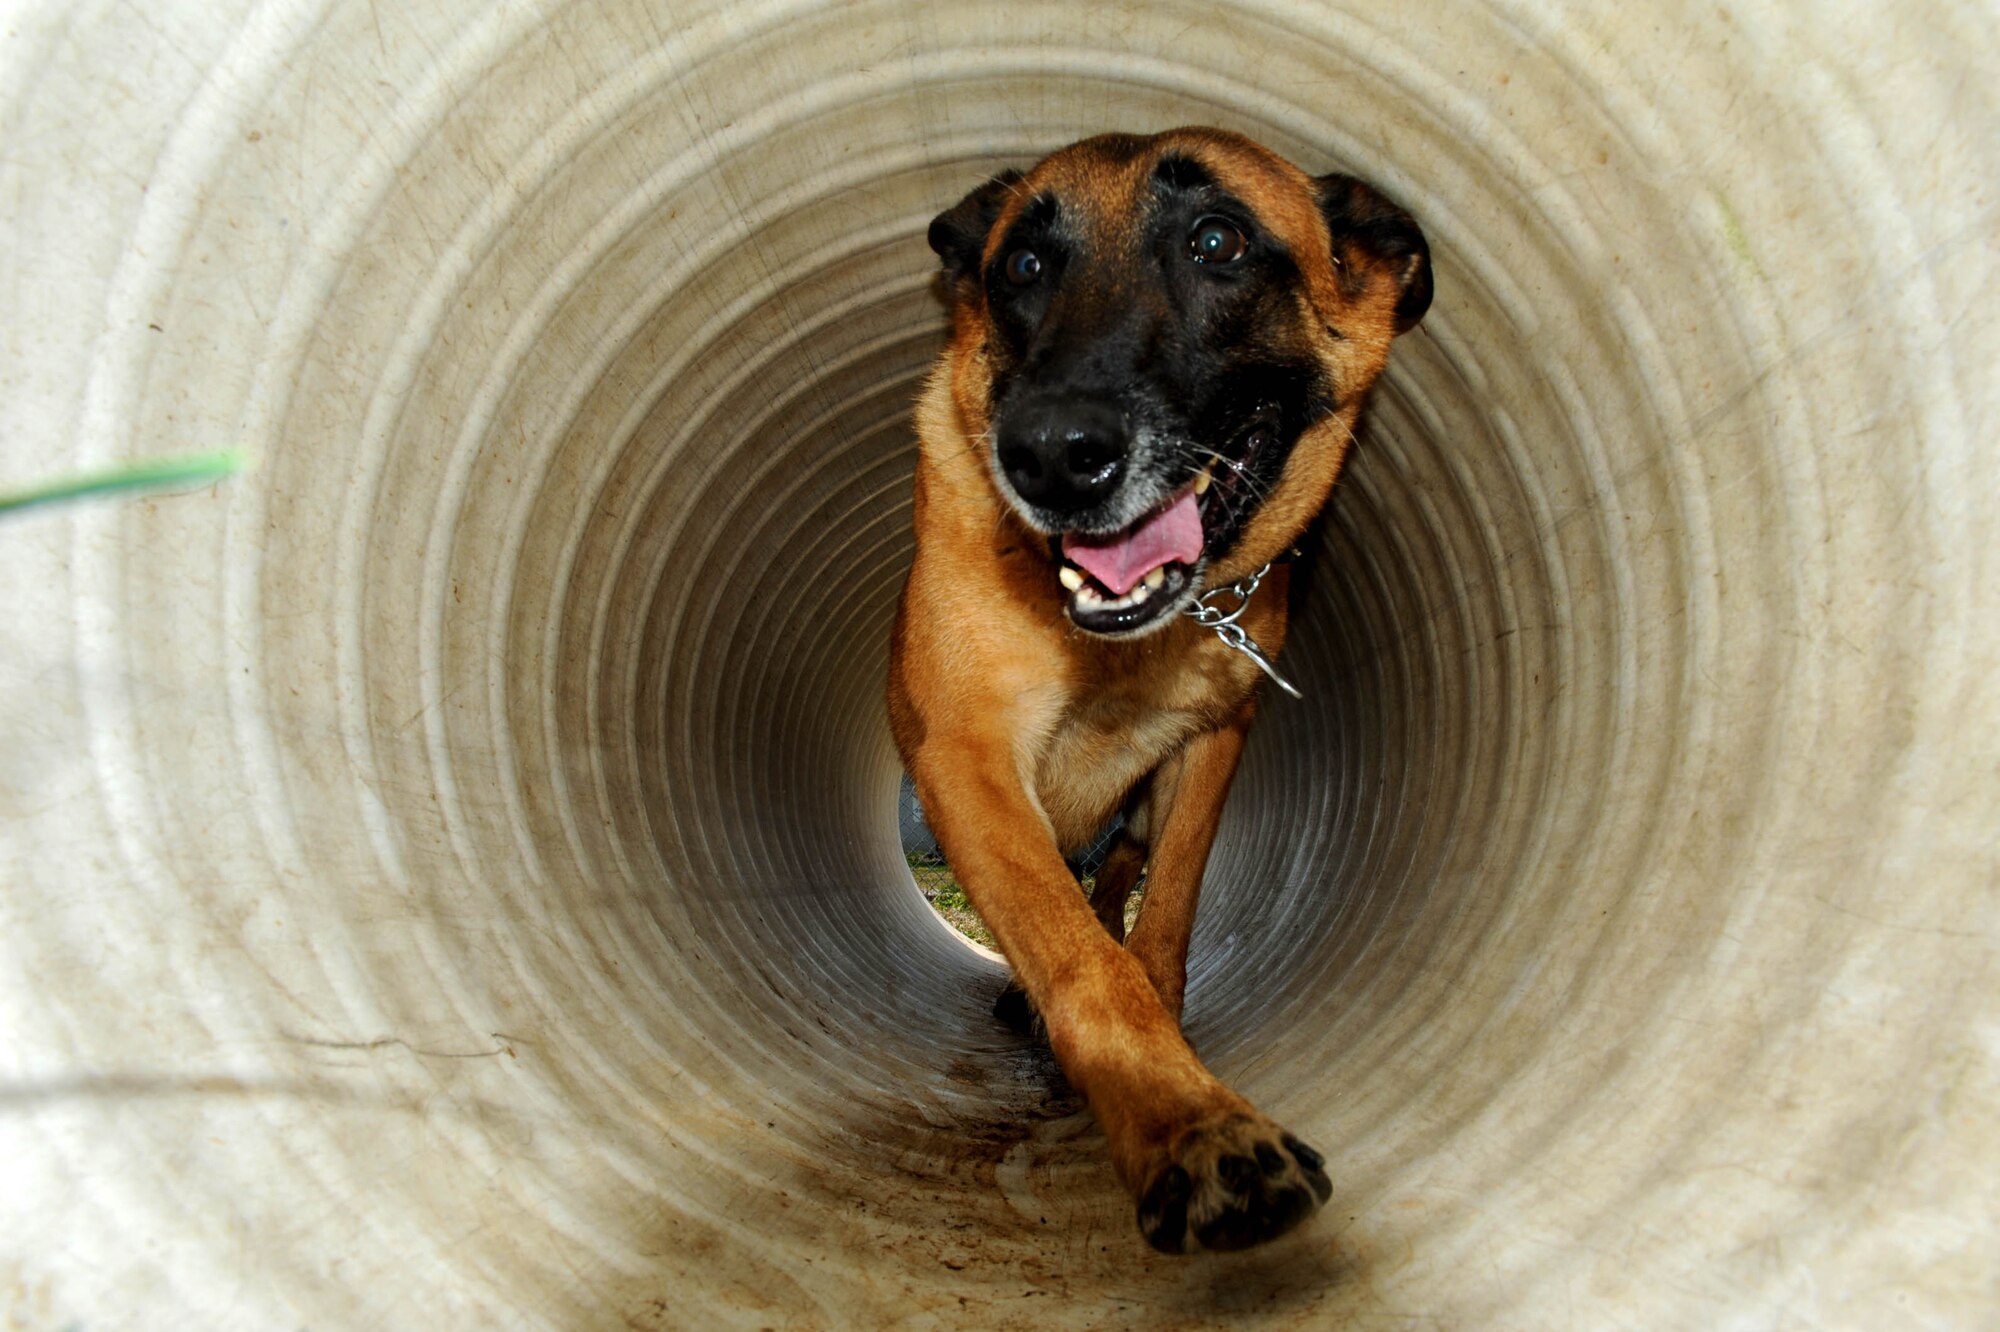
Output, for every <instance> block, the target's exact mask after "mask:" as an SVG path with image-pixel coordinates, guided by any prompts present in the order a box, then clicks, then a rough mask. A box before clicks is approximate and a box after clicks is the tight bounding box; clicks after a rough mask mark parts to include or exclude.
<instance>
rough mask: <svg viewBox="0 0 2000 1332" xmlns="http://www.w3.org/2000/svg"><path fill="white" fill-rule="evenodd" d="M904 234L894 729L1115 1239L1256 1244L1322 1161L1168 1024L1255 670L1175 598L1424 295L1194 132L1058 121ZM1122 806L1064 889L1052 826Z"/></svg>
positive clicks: (1264, 557)
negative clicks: (1087, 1143)
mask: <svg viewBox="0 0 2000 1332" xmlns="http://www.w3.org/2000/svg"><path fill="white" fill-rule="evenodd" d="M930 243H931V247H932V248H933V249H934V250H936V251H937V253H938V255H939V257H940V258H941V259H942V261H943V266H944V275H945V283H946V286H947V289H948V292H949V300H950V305H951V339H950V345H949V346H948V347H947V349H946V351H945V353H944V355H943V357H942V358H941V359H940V361H939V363H938V366H937V368H936V370H935V372H934V373H933V374H932V376H931V378H930V381H929V384H928V386H927V388H926V390H925V392H924V395H923V397H922V399H921V401H920V403H919V405H918V407H917V414H916V420H917V431H918V435H919V437H920V440H921V449H920V457H919V461H918V464H917V477H916V500H915V521H916V542H917V549H916V563H915V566H914V567H913V568H912V570H911V572H910V579H909V583H908V585H907V587H906V588H905V589H904V592H903V600H902V605H901V608H900V610H899V612H898V614H897V617H896V628H895V639H894V644H893V654H892V662H891V667H890V677H889V709H890V717H891V720H892V724H893V726H894V729H895V735H896V742H897V744H898V746H899V747H900V748H901V750H902V755H903V760H904V763H905V764H906V765H907V767H908V768H909V771H910V773H911V775H912V776H913V777H914V779H915V781H916V787H917V793H918V796H919V799H921V801H922V802H923V807H924V810H925V812H926V814H927V816H928V818H929V820H930V823H931V825H932V827H933V829H934V830H935V831H936V833H937V836H938V841H939V843H940V844H941V845H942V846H943V848H944V852H945V856H946V857H947V859H949V861H950V862H951V865H952V868H953V870H954V872H955V873H956V875H957V877H958V878H959V880H960V881H961V882H962V883H963V884H964V887H965V891H966V893H967V895H968V896H969V897H970V898H971V900H972V904H973V906H974V907H976V908H977V909H978V911H979V914H980V915H981V916H982V917H984V918H985V920H986V922H987V924H988V925H989V926H990V927H991V928H992V931H993V934H994V937H995V938H996V939H997V940H998V941H999V944H1000V948H1001V950H1002V951H1003V952H1004V953H1005V954H1006V956H1007V960H1008V962H1009V963H1010V964H1011V965H1012V967H1013V969H1014V973H1015V977H1016V980H1017V982H1018V983H1019V985H1020V986H1021V987H1023V988H1024V989H1025V991H1026V994H1027V997H1028V999H1029V1000H1031V1001H1032V1003H1033V1004H1034V1007H1035V1009H1036V1010H1037V1011H1038V1012H1039V1013H1040V1015H1041V1018H1042V1021H1043V1023H1044V1024H1045V1025H1046V1029H1047V1032H1048V1039H1049V1042H1050V1044H1051V1045H1052V1046H1053V1048H1054V1050H1055V1053H1056V1057H1057V1058H1058V1059H1059V1060H1060V1061H1061V1063H1062V1066H1063V1069H1064V1071H1065V1072H1066V1073H1067V1074H1068V1075H1069V1078H1070V1080H1071V1081H1072V1082H1073V1083H1074V1084H1075V1085H1076V1087H1077V1088H1078V1089H1079V1090H1080V1091H1082V1092H1083V1094H1084V1095H1085V1096H1086V1097H1088V1098H1089V1101H1090V1105H1091V1109H1092V1110H1093V1111H1094V1112H1095V1114H1096V1116H1097V1118H1098V1120H1099V1122H1100V1123H1101V1124H1102V1125H1103V1128H1104V1132H1105V1134H1106V1135H1107V1137H1108V1138H1109V1140H1110V1146H1111V1157H1112V1163H1113V1165H1114V1167H1115V1168H1116V1170H1117V1173H1118V1177H1119V1179H1120V1180H1122V1181H1123V1183H1124V1184H1125V1187H1126V1188H1127V1189H1129V1190H1130V1191H1131V1193H1132V1195H1133V1196H1134V1197H1135V1198H1136V1199H1137V1200H1138V1219H1139V1227H1140V1230H1141V1231H1142V1232H1143V1233H1144V1235H1145V1237H1146V1238H1147V1240H1148V1241H1150V1242H1151V1243H1152V1244H1153V1245H1154V1246H1155V1247H1156V1248H1160V1249H1164V1250H1168V1251H1170V1252H1180V1251H1182V1250H1184V1249H1185V1248H1186V1247H1187V1246H1188V1244H1189V1242H1190V1240H1193V1241H1197V1242H1199V1243H1200V1244H1202V1245H1203V1246H1206V1247H1208V1248H1211V1249H1239V1248H1245V1247H1248V1246H1250V1245H1253V1244H1259V1243H1262V1242H1263V1241H1265V1240H1268V1239H1271V1238H1273V1237H1275V1236H1277V1235H1280V1234H1282V1233H1284V1232H1285V1231H1286V1230H1289V1229H1290V1228H1291V1227H1293V1226H1294V1225H1296V1224H1298V1223H1299V1222H1300V1221H1301V1220H1303V1219H1304V1218H1305V1217H1307V1216H1308V1215H1310V1214H1311V1213H1312V1212H1313V1210H1314V1209H1315V1208H1317V1207H1318V1206H1319V1205H1320V1204H1321V1203H1322V1202H1324V1201H1325V1200H1326V1198H1327V1196H1328V1195H1329V1193H1330V1192H1331V1186H1330V1184H1329V1182H1328V1180H1327V1177H1326V1174H1325V1173H1324V1162H1323V1161H1322V1159H1321V1157H1320V1155H1319V1153H1317V1152H1315V1151H1314V1150H1313V1149H1312V1148H1310V1147H1308V1146H1307V1145H1306V1144H1304V1143H1302V1142H1300V1141H1299V1140H1298V1139H1297V1138H1296V1137H1294V1136H1292V1135H1291V1134H1289V1133H1287V1132H1286V1131H1285V1130H1284V1129H1283V1128H1281V1127H1280V1126H1279V1125H1277V1124H1275V1123H1273V1122H1272V1121H1271V1120H1270V1119H1268V1118H1266V1117H1265V1116H1264V1115H1262V1114H1260V1113H1258V1111H1257V1110H1255V1109H1254V1108H1252V1107H1251V1105H1250V1104H1249V1102H1247V1101H1245V1100H1244V1099H1243V1098H1242V1097H1241V1096H1239V1095H1237V1094H1236V1093H1235V1092H1234V1091H1232V1090H1230V1089H1229V1088H1228V1087H1227V1086H1224V1085H1223V1083H1222V1082H1221V1081H1219V1080H1218V1079H1217V1078H1216V1077H1215V1076H1214V1075H1213V1074H1212V1073H1210V1072H1209V1071H1208V1069H1207V1068H1206V1067H1204V1066H1203V1065H1202V1063H1201V1061H1200V1060H1199V1059H1197V1058H1196V1057H1195V1055H1194V1052H1193V1051H1192V1050H1191V1049H1189V1047H1188V1044H1187V1042H1186V1041H1185V1040H1184V1039H1183V1038H1182V1036H1181V1030H1180V1015H1181V998H1182V992H1183V990H1184V988H1185V986H1186V983H1187V948H1188V936H1189V931H1190V930H1191V929H1192V927H1193V923H1194V912H1195V901H1196V898H1197V896H1198V895H1199V892H1200V888H1201V877H1202V870H1203V867H1204V865H1205V864H1206V862H1207V859H1208V852H1209V845H1210V842H1211V841H1212V839H1213V837H1214V835H1215V827H1216V821H1217V819H1218V818H1219V817H1220V815H1221V812H1222V805H1223V800H1224V797H1225V796H1226V795H1227V793H1228V790H1229V783H1230V779H1231V778H1232V777H1233V776H1234V774H1235V771H1236V763H1237V758H1238V756H1239V755H1240V754H1241V753H1242V750H1243V740H1244V736H1245V734H1246V733H1247V732H1248V730H1249V728H1250V722H1251V718H1252V716H1253V715H1254V714H1255V712H1256V706H1257V701H1256V689H1257V685H1258V682H1259V680H1260V679H1261V678H1262V675H1261V674H1260V667H1259V666H1258V664H1257V663H1256V662H1255V661H1254V660H1253V659H1252V658H1251V657H1250V656H1249V655H1248V654H1246V653H1244V652H1242V651H1240V650H1232V649H1231V648H1230V647H1229V646H1228V645H1226V644H1225V643H1224V642H1223V641H1222V639H1221V638H1220V637H1219V636H1218V635H1217V634H1216V633H1214V632H1212V631H1211V630H1210V629H1208V628H1205V627H1203V626H1202V625H1201V624H1199V623H1197V622H1196V621H1195V620H1194V619H1193V618H1191V617H1190V616H1189V615H1187V614H1184V613H1183V612H1185V611H1187V610H1188V609H1189V608H1190V607H1191V606H1193V605H1194V604H1195V602H1196V599H1197V598H1198V597H1201V596H1202V595H1203V594H1204V593H1208V592H1210V591H1211V590H1213V589H1223V588H1228V587H1229V586H1230V585H1232V584H1235V583H1237V582H1238V580H1241V579H1244V578H1245V577H1246V576H1249V575H1252V574H1254V573H1256V572H1257V571H1259V570H1261V569H1263V568H1264V567H1265V566H1267V565H1272V564H1273V561H1276V560H1278V559H1280V557H1281V556H1282V555H1283V554H1284V552H1286V551H1287V550H1288V549H1289V548H1290V547H1291V546H1292V545H1293V543H1294V542H1296V541H1297V540H1298V539H1299V538H1300V535H1301V534H1302V533H1303V532H1304V530H1305V529H1306V527H1307V526H1308V525H1309V524H1310V523H1311V522H1312V520H1313V519H1314V518H1315V517H1316V516H1317V515H1318V513H1319V512H1320V509H1321V507H1322V506H1323V505H1324V504H1325V503H1326V500H1327V496H1328V494H1329V492H1330V491H1331V490H1332V488H1333V483H1334V478H1335V476H1336V475H1337V474H1338V473H1339V471H1340V466H1341V462H1342V460H1343V458H1344V457H1345V456H1346V454H1347V450H1348V446H1349V444H1350V442H1351V441H1352V439H1353V430H1354V424H1355V420H1356V418H1357V416H1358V415H1359V413H1360V411H1361V405H1362V399H1363V398H1364V397H1365V396H1366V394H1367V391H1368V388H1369V386H1370V385H1371V384H1373V383H1374V382H1375V378H1376V376H1377V375H1378V374H1380V373H1381V370H1382V366H1383V362H1384V361H1385V360H1386V358H1387V357H1388V354H1389V343H1390V340H1391V339H1392V338H1394V337H1395V335H1396V334H1398V333H1401V332H1403V331H1405V330H1406V329H1408V328H1410V327H1411V326H1412V325H1414V324H1415V323H1416V322H1417V320H1418V319H1420V318H1421V317H1422V316H1423V313H1424V311H1425V310H1426V309H1427V308H1428V306H1429V305H1430V299H1431V273H1430V253H1429V249H1428V247H1427V246H1426V244H1425V241H1424V236H1423V232H1422V231H1421V230H1420V229H1419V228H1418V226H1417V224H1416V223H1415V222H1414V221H1412V220H1411V218H1410V217H1409V215H1408V214H1407V213H1405V212H1404V211H1403V210H1402V209H1400V208H1398V207H1396V206H1395V205H1394V204H1392V203H1390V202H1389V201H1388V200H1387V199H1385V198H1384V197H1383V196H1382V195H1380V194H1379V193H1377V192H1376V191H1375V190H1374V189H1372V188H1371V187H1369V186H1368V185H1366V184H1364V183H1362V182H1361V181H1359V180H1355V179H1353V178H1352V177H1349V176H1340V175H1330V176H1319V177H1313V176H1309V175H1307V174H1306V173H1305V172H1303V171H1301V170H1299V169H1298V168H1297V167H1295V166H1293V165H1292V164H1291V163H1289V162H1287V161H1285V160H1284V159H1283V158H1280V157H1278V156H1277V155H1276V154H1274V153H1272V152H1271V151H1270V150H1268V149H1266V148H1264V147H1262V146H1260V145H1259V144H1256V143H1254V142H1252V141H1250V140H1248V139H1245V138H1243V137H1241V136H1240V135H1236V134H1231V133H1226V132H1223V131H1219V130H1210V129H1179V130H1173V131H1170V132H1168V133H1165V134H1160V135H1156V136H1153V137H1150V138H1141V137H1135V136H1130V135H1107V136H1104V137H1100V138H1094V139H1087V140H1085V141H1084V142H1082V143H1078V144H1075V145H1072V146H1071V147H1068V148H1065V149H1062V150H1061V151H1060V152H1057V153H1055V154H1053V155H1052V156H1050V157H1048V158H1046V159H1044V160H1043V161H1041V162H1040V163H1038V164H1037V165H1035V166H1034V167H1033V168H1032V169H1030V170H1029V171H1028V172H1027V173H1026V174H1025V175H1024V174H1021V173H1019V172H1008V173H1006V174H1004V175H1002V176H1000V177H998V178H996V179H994V180H991V181H988V182H987V183H986V184H984V185H982V186H981V187H979V188H978V189H976V190H974V191H973V192H972V193H971V194H969V195H967V196H966V197H965V199H964V200H963V201H961V202H960V203H959V204H958V205H957V206H956V207H954V208H952V209H950V210H949V211H947V212H945V213H943V214H942V215H940V216H939V217H938V218H937V220H936V221H934V222H933V223H932V224H931V228H930ZM1288 578H1289V570H1288V569H1287V567H1286V566H1285V565H1283V564H1277V565H1276V566H1275V567H1273V568H1272V569H1271V570H1270V572H1269V573H1268V574H1267V575H1266V576H1265V578H1264V579H1263V582H1262V585H1261V587H1260V588H1259V589H1258V590H1257V591H1255V592H1254V593H1253V594H1252V595H1251V596H1250V598H1249V601H1248V603H1247V605H1245V606H1244V608H1243V614H1242V616H1241V618H1240V619H1239V620H1237V622H1236V623H1237V624H1238V625H1240V626H1241V628H1242V629H1243V630H1245V631H1246V632H1247V633H1248V635H1249V638H1250V639H1251V640H1252V642H1254V644H1255V645H1256V646H1257V647H1258V648H1260V649H1261V650H1262V651H1263V652H1264V653H1265V654H1266V655H1268V656H1271V657H1275V656H1276V655H1277V653H1278V651H1279V649H1280V648H1281V647H1282V646H1283V644H1284V640H1285V624H1286V603H1287V595H1286V593H1287V587H1286V584H1287V581H1288ZM1221 606H1222V608H1223V609H1225V610H1227V609H1234V608H1235V603H1234V602H1233V601H1231V600H1228V599H1227V598H1226V597H1225V599H1224V601H1223V602H1222V603H1221ZM1121 810H1123V811H1124V812H1125V818H1126V824H1125V833H1124V835H1123V836H1122V837H1121V839H1120V841H1119V842H1118V844H1117V846H1116V848H1115V849H1114V850H1113V852H1112V853H1111V855H1110V857H1109V858H1108V859H1107V860H1106V862H1105V864H1104V866H1103V868H1102V869H1101V870H1100V872H1099V875H1098V884H1097V888H1096V891H1095V892H1094V894H1093V897H1092V900H1091V901H1090V902H1089V903H1086V902H1085V900H1084V898H1083V895H1082V893H1081V892H1080V891H1079V889H1078V886H1077V881H1076V879H1075V878H1074V877H1073V876H1072V875H1071V873H1070V871H1069V869H1068V868H1067V866H1066V865H1065V863H1064V859H1063V857H1064V853H1065V852H1068V851H1074V850H1075V849H1077V848H1078V847H1080V846H1083V845H1084V844H1086V843H1087V842H1088V841H1089V839H1090V838H1091V837H1092V835H1093V834H1094V833H1096V831H1097V830H1098V829H1099V828H1100V827H1101V826H1103V825H1104V824H1105V822H1106V821H1107V820H1108V819H1109V818H1110V817H1111V816H1112V815H1114V814H1116V813H1118V812H1119V811H1121ZM1142 870H1143V871H1144V872H1145V874H1146V876H1147V885H1148V886H1147V891H1146V896H1145V899H1144V902H1143V905H1142V907H1141V911H1140V915H1139V919H1138V922H1137V923H1136V924H1135V925H1134V926H1133V929H1132V933H1131V937H1130V938H1129V939H1127V938H1125V937H1124V915H1123V909H1124V905H1125V900H1126V898H1127V896H1128V895H1129V894H1130V892H1131V891H1132V889H1133V887H1134V886H1135V884H1136V883H1137V881H1138V879H1139V875H1140V873H1141V871H1142Z"/></svg>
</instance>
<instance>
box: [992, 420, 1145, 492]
mask: <svg viewBox="0 0 2000 1332" xmlns="http://www.w3.org/2000/svg"><path fill="white" fill-rule="evenodd" d="M999 445H1000V448H999V458H1000V470H1001V471H1003V472H1005V473H1006V474H1007V481H1008V484H1010V485H1012V486H1013V487H1014V490H1015V492H1016V493H1017V494H1019V495H1020V497H1021V498H1022V499H1024V500H1026V501H1027V502H1028V503H1030V504H1033V505H1035V506H1036V507H1037V508H1042V509H1048V510H1051V511H1053V512H1056V513H1080V512H1082V511H1083V510H1085V509H1090V508H1095V507H1096V506H1097V505H1099V504H1101V503H1102V502H1103V501H1104V499H1105V497H1106V496H1108V495H1110V494H1111V492H1112V491H1114V490H1116V489H1117V488H1118V483H1119V482H1120V481H1121V480H1123V479H1124V477H1125V459H1126V455H1127V454H1128V452H1129V451H1130V450H1129V447H1128V445H1127V441H1126V430H1125V419H1124V416H1123V414H1122V413H1120V412H1119V411H1118V410H1117V409H1116V408H1114V407H1112V406H1110V405H1108V404H1105V403H1098V402H1089V401H1083V402H1077V401H1067V402H1065V401H1043V402H1039V403H1034V404H1030V405H1026V406H1024V407H1023V408H1022V409H1021V410H1019V411H1015V412H1011V413H1009V414H1008V416H1007V419H1006V420H1005V421H1003V422H1002V423H1001V426H1000V439H999Z"/></svg>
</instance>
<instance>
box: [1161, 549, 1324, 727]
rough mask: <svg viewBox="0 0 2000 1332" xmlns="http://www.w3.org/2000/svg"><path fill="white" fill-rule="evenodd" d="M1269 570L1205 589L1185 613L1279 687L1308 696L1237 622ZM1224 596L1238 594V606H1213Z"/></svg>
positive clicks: (1300, 695)
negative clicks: (1212, 632) (1287, 677)
mask: <svg viewBox="0 0 2000 1332" xmlns="http://www.w3.org/2000/svg"><path fill="white" fill-rule="evenodd" d="M1269 572H1271V566H1270V565H1268V564H1267V565H1265V566H1264V567H1263V568H1261V569H1259V570H1258V571H1257V572H1256V573H1253V574H1246V575H1245V576H1244V577H1242V578H1239V579H1237V580H1236V581H1235V582H1233V583H1231V584H1230V585H1229V586H1228V587H1218V588H1213V589H1211V590H1209V591H1207V592H1204V593H1202V594H1201V595H1200V596H1199V597H1197V598H1195V602H1194V604H1193V605H1192V606H1189V607H1188V608H1187V609H1186V610H1184V611H1182V612H1181V614H1183V615H1186V616H1188V617H1189V618H1191V619H1193V621H1194V622H1195V623H1196V624H1198V625H1201V626H1202V627H1203V628H1204V629H1213V630H1214V631H1215V636H1216V637H1217V638H1219V639H1221V640H1222V645H1223V646H1224V647H1228V648H1234V649H1235V650H1236V651H1238V652H1241V653H1242V654H1243V655H1244V656H1246V657H1248V658H1250V660H1252V661H1254V662H1256V663H1257V669H1258V670H1260V671H1262V672H1264V674H1266V675H1268V676H1270V677H1271V679H1272V680H1273V681H1274V682H1275V683H1276V684H1277V686H1278V688H1280V689H1282V690H1284V691H1285V692H1286V693H1288V694H1290V695H1291V696H1292V697H1293V698H1304V697H1305V695H1304V694H1302V693H1300V692H1299V687H1298V686H1297V685H1295V684H1293V683H1292V682H1291V681H1290V680H1287V679H1286V678H1285V677H1284V676H1282V675H1280V674H1278V668H1277V667H1276V666H1274V665H1272V664H1271V659H1270V658H1269V657H1267V656H1265V655H1264V650H1263V649H1262V648H1260V647H1258V646H1257V643H1256V640H1255V639H1253V638H1251V637H1250V635H1249V634H1248V633H1247V632H1246V631H1245V630H1244V628H1243V626H1242V625H1240V624H1238V623H1236V622H1237V621H1238V620H1239V619H1241V618H1242V617H1243V612H1244V611H1246V610H1248V609H1250V596H1251V594H1252V593H1254V592H1255V591H1256V590H1257V585H1258V584H1259V583H1262V582H1263V581H1264V575H1265V574H1267V573H1269ZM1220 596H1232V597H1235V598H1236V609H1235V610H1230V611H1225V610H1223V609H1222V607H1220V606H1211V605H1210V604H1209V602H1210V601H1212V600H1213V599H1214V598H1216V597H1220Z"/></svg>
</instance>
